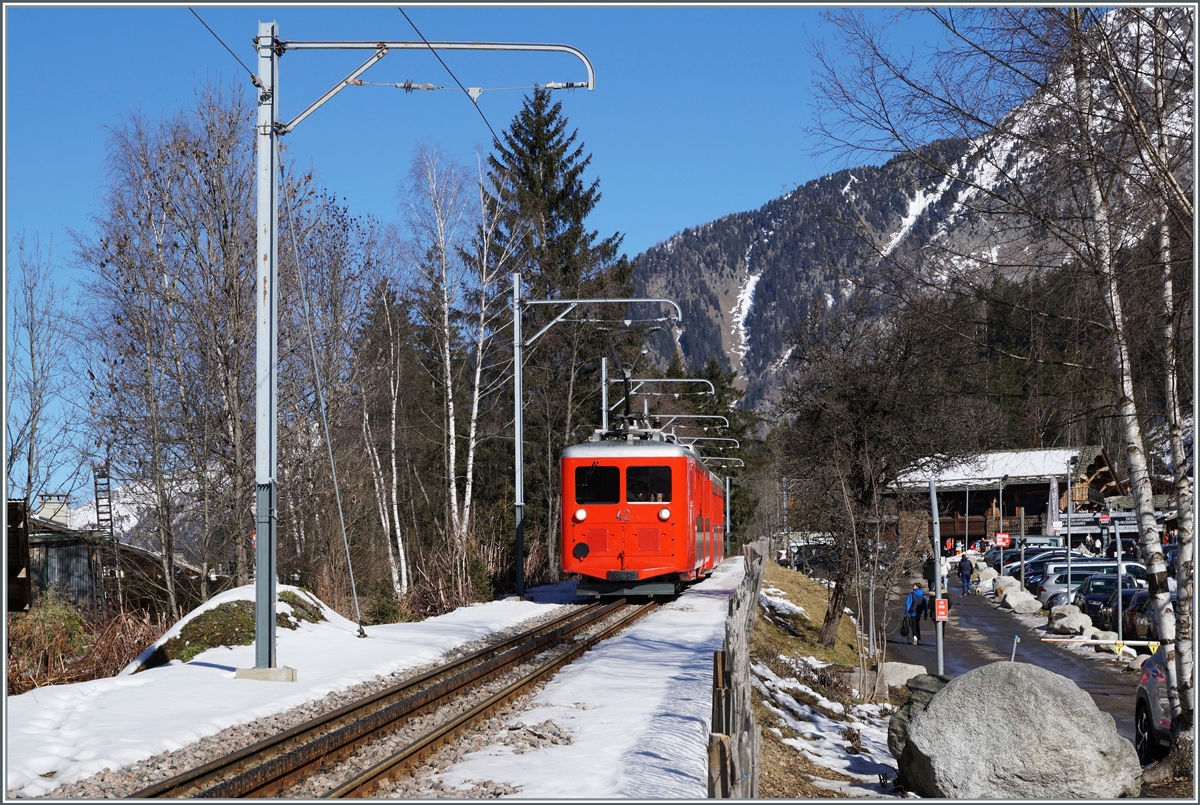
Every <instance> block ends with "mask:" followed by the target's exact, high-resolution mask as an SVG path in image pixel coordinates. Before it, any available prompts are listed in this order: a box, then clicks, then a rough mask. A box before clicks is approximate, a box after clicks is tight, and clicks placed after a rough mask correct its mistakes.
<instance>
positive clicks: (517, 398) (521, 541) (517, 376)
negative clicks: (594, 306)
mask: <svg viewBox="0 0 1200 805" xmlns="http://www.w3.org/2000/svg"><path fill="white" fill-rule="evenodd" d="M512 279H513V473H514V478H513V495H514V498H515V503H514V509H515V514H516V521H517V546H516V553H517V557H516V565H517V595H518V596H520V597H524V596H525V442H524V439H525V430H524V423H523V421H522V418H523V416H524V411H523V408H524V405H523V403H522V398H521V394H522V392H521V275H520V273H518V272H516V271H514V272H513V275H512Z"/></svg>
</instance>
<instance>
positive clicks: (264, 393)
mask: <svg viewBox="0 0 1200 805" xmlns="http://www.w3.org/2000/svg"><path fill="white" fill-rule="evenodd" d="M254 44H255V48H256V49H257V51H258V65H257V66H258V73H257V74H256V75H255V76H253V77H252V80H253V83H254V86H255V87H256V88H257V90H258V97H257V106H258V114H257V118H256V122H255V147H256V149H257V153H258V157H257V165H256V170H255V176H256V183H257V192H258V195H257V200H258V204H257V222H256V231H257V244H256V251H255V265H256V266H257V277H256V283H255V293H254V297H255V300H256V301H255V305H256V323H257V330H256V338H257V344H256V358H255V384H256V389H257V392H256V395H257V396H256V398H255V417H256V421H255V526H256V530H255V557H254V558H255V596H254V601H255V616H254V658H255V667H254V668H253V669H238V670H237V672H236V675H237V676H239V677H242V678H250V679H270V680H291V681H294V680H295V678H296V677H295V671H294V670H293V669H290V668H284V669H276V668H275V587H276V575H277V568H276V558H277V555H276V545H277V536H276V526H277V519H278V500H279V490H278V477H277V462H276V458H277V454H276V443H277V441H278V418H277V413H276V412H277V407H278V383H277V375H278V371H277V367H278V348H277V344H278V322H279V315H278V311H279V309H278V288H279V275H278V239H279V238H278V232H279V216H278V210H279V185H278V182H277V180H276V176H277V174H278V171H279V147H278V146H279V138H281V137H282V136H283V135H285V134H288V133H289V132H291V131H292V130H293V129H294V128H295V127H296V126H297V125H298V124H299V123H300V122H301V121H302V120H304V119H305V118H307V117H308V116H309V115H311V114H312V113H313V112H315V111H316V110H317V109H318V108H319V107H320V106H322V105H323V104H324V103H326V102H327V101H328V100H330V99H331V98H333V96H334V95H336V94H338V93H339V92H341V91H342V90H343V89H345V88H346V87H349V86H354V85H355V82H356V80H357V79H358V76H360V75H362V74H363V73H364V72H366V71H367V70H368V69H369V68H370V67H372V66H373V65H374V64H376V63H377V62H378V61H379V60H380V59H382V58H383V57H385V56H386V55H387V54H388V52H389V51H391V50H434V51H437V50H511V51H543V52H561V53H570V54H572V55H574V56H576V57H577V58H578V59H579V60H580V61H581V62H583V64H584V66H585V67H586V69H587V82H586V83H582V82H565V83H555V84H552V85H548V86H552V87H553V88H576V87H578V88H586V89H588V90H589V91H591V90H594V89H595V88H596V78H595V73H594V72H593V70H592V64H591V62H589V61H588V59H587V57H586V56H584V55H583V53H582V52H581V51H579V50H577V49H575V48H573V47H570V46H567V45H549V44H546V45H543V44H521V43H513V42H425V41H421V42H382V41H378V40H376V41H371V42H348V41H329V42H288V41H284V40H282V39H280V38H279V27H278V25H277V24H276V23H274V22H259V24H258V36H256V37H255V40H254ZM288 50H366V51H371V55H370V56H369V57H368V58H367V60H366V61H364V62H363V63H362V64H361V65H359V66H358V67H357V68H355V69H354V70H353V71H352V72H351V73H350V74H349V75H347V76H346V77H345V78H343V79H342V80H341V81H339V82H338V83H337V84H334V86H333V87H332V88H331V89H329V90H328V91H327V92H325V94H324V95H322V96H321V97H320V98H318V99H317V100H316V101H314V102H313V103H311V104H309V106H308V108H306V109H305V110H304V111H303V112H301V113H300V114H299V115H297V116H296V117H295V118H293V119H292V120H291V121H289V122H288V123H280V116H279V59H280V57H281V56H282V55H283V54H284V53H285V52H287V51H288ZM358 83H361V82H358Z"/></svg>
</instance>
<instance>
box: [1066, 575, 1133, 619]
mask: <svg viewBox="0 0 1200 805" xmlns="http://www.w3.org/2000/svg"><path fill="white" fill-rule="evenodd" d="M1121 586H1122V587H1126V588H1130V587H1132V588H1133V589H1135V590H1136V589H1137V585H1136V584H1134V582H1133V576H1130V575H1129V574H1125V575H1124V576H1123V577H1122V578H1121ZM1116 591H1117V576H1116V574H1111V575H1110V574H1107V573H1104V574H1097V575H1095V576H1088V577H1087V578H1086V579H1084V580H1083V584H1080V585H1079V587H1078V588H1077V589H1076V590H1075V593H1074V595H1073V596H1072V597H1071V603H1072V604H1074V605H1075V606H1077V607H1078V608H1079V611H1080V612H1083V613H1086V614H1087V616H1088V617H1089V618H1091V619H1092V625H1093V626H1099V625H1100V607H1102V606H1104V602H1105V601H1107V600H1108V599H1109V598H1110V597H1112V596H1113V595H1114V594H1115V593H1116Z"/></svg>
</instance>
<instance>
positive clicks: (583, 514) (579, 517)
mask: <svg viewBox="0 0 1200 805" xmlns="http://www.w3.org/2000/svg"><path fill="white" fill-rule="evenodd" d="M586 519H587V510H586V509H576V510H575V522H577V523H582V522H583V521H584V520H586Z"/></svg>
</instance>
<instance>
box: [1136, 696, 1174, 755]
mask: <svg viewBox="0 0 1200 805" xmlns="http://www.w3.org/2000/svg"><path fill="white" fill-rule="evenodd" d="M1133 748H1134V749H1135V750H1136V751H1137V756H1138V762H1139V763H1141V764H1142V765H1143V766H1144V765H1146V764H1147V763H1153V762H1154V761H1156V760H1158V759H1159V758H1161V757H1163V756H1164V755H1166V753H1167V751H1166V750H1165V749H1164V748H1163V747H1161V746H1159V745H1158V735H1157V734H1156V733H1155V732H1154V722H1153V721H1152V720H1151V719H1150V708H1149V707H1148V706H1147V705H1146V703H1145V702H1144V701H1142V700H1140V699H1139V700H1138V703H1137V710H1136V712H1135V713H1134V716H1133Z"/></svg>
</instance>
